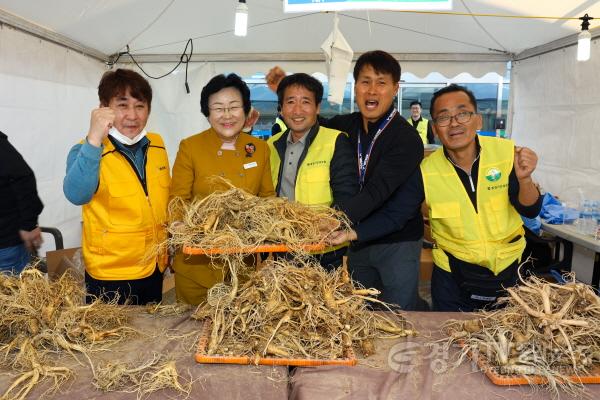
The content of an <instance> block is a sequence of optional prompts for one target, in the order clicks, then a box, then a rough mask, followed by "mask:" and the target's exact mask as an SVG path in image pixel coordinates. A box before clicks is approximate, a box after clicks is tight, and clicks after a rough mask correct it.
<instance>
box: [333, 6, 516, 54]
mask: <svg viewBox="0 0 600 400" xmlns="http://www.w3.org/2000/svg"><path fill="white" fill-rule="evenodd" d="M338 14H339V15H341V16H344V17H346V18H350V19H357V20H360V21H367V19H366V18H363V17H355V16H354V15H349V14H344V13H338ZM368 22H370V23H372V24H375V25H382V26H387V27H389V28H396V29H399V30H402V31H406V32H412V33H418V34H420V35H424V36H429V37H433V38H436V39H443V40H447V41H450V42H454V43H460V44H466V45H467V46H473V47H478V48H480V49H485V50H489V51H494V52H497V53H503V54H510V53H508V52H507V51H505V50H499V49H494V48H491V47H487V46H482V45H480V44H476V43H469V42H465V41H463V40H457V39H452V38H448V37H445V36H441V35H435V34H433V33H428V32H422V31H418V30H416V29H410V28H403V27H401V26H398V25H392V24H388V23H385V22H380V21H374V20H372V19H371V20H369V21H368Z"/></svg>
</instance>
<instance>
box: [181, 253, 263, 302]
mask: <svg viewBox="0 0 600 400" xmlns="http://www.w3.org/2000/svg"><path fill="white" fill-rule="evenodd" d="M244 262H245V263H246V265H247V266H252V265H255V264H256V263H255V259H254V257H253V256H249V257H247V258H245V259H244ZM173 269H174V270H175V295H176V296H177V301H181V302H184V303H187V304H192V305H198V304H200V303H202V302H203V301H206V296H207V294H208V289H210V288H211V287H213V286H214V285H216V284H217V283H219V282H223V279H224V273H225V272H224V271H223V266H222V265H218V264H215V263H213V264H211V262H210V258H208V257H207V256H201V255H197V256H196V255H195V256H189V255H187V254H182V253H178V254H177V255H175V260H173ZM238 280H239V282H240V283H242V282H244V281H245V280H246V279H245V277H244V276H242V275H241V274H239V275H238Z"/></svg>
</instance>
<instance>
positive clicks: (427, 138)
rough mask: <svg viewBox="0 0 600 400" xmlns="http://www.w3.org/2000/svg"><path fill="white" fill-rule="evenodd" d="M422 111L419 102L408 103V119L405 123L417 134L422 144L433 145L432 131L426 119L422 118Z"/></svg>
mask: <svg viewBox="0 0 600 400" xmlns="http://www.w3.org/2000/svg"><path fill="white" fill-rule="evenodd" d="M422 111H423V106H422V105H421V102H420V101H418V100H415V101H413V102H411V103H410V118H408V119H407V120H406V121H407V122H408V123H409V124H410V125H412V126H413V128H415V129H416V130H417V132H419V136H420V137H421V140H422V141H423V144H428V143H433V142H434V139H433V131H432V130H431V124H430V123H429V120H428V119H425V118H423V116H422V115H421V112H422Z"/></svg>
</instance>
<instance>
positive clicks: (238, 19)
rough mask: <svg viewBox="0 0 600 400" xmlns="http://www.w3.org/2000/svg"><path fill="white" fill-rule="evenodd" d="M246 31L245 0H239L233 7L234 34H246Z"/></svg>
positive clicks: (246, 7)
mask: <svg viewBox="0 0 600 400" xmlns="http://www.w3.org/2000/svg"><path fill="white" fill-rule="evenodd" d="M247 31H248V6H247V5H246V0H239V2H238V5H237V7H236V8H235V31H234V34H235V36H246V33H247Z"/></svg>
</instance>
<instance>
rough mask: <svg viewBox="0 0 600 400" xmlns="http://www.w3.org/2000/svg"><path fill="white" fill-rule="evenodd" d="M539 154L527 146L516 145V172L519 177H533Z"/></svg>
mask: <svg viewBox="0 0 600 400" xmlns="http://www.w3.org/2000/svg"><path fill="white" fill-rule="evenodd" d="M537 160H538V158H537V154H535V152H534V151H533V150H531V149H528V148H527V147H518V146H517V147H515V162H514V168H515V174H516V175H517V179H519V180H521V179H525V178H529V177H531V173H532V172H533V171H534V170H535V167H536V165H537Z"/></svg>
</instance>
